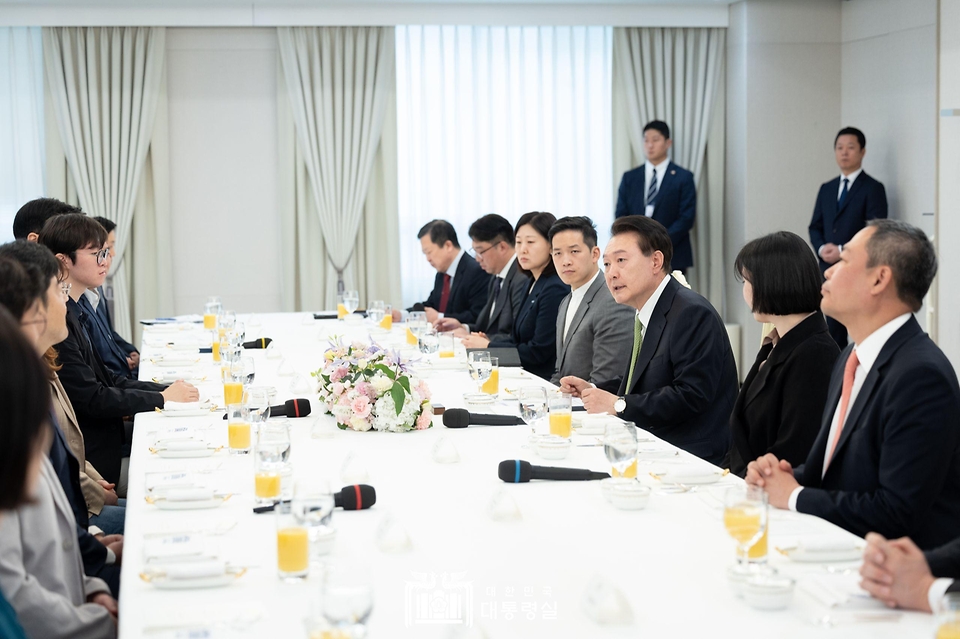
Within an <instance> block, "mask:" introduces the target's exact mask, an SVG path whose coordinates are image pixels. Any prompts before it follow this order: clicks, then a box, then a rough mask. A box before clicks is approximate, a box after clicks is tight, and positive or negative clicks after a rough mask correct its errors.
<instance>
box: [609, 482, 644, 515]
mask: <svg viewBox="0 0 960 639" xmlns="http://www.w3.org/2000/svg"><path fill="white" fill-rule="evenodd" d="M650 492H651V491H650V489H649V488H648V487H646V486H644V485H643V484H641V483H640V482H638V481H627V482H617V483H615V484H610V487H609V489H608V495H607V501H609V502H610V503H611V504H612V505H613V507H614V508H618V509H620V510H643V509H644V508H646V507H647V504H648V503H649V502H650Z"/></svg>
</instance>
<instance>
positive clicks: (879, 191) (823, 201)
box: [810, 171, 887, 271]
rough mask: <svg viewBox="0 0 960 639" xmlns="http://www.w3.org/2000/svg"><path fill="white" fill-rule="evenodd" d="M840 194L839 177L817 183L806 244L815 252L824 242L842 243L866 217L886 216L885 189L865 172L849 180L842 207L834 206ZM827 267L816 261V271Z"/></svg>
mask: <svg viewBox="0 0 960 639" xmlns="http://www.w3.org/2000/svg"><path fill="white" fill-rule="evenodd" d="M839 193H840V176H839V175H838V176H837V177H835V178H833V179H832V180H830V181H829V182H824V183H823V184H822V185H820V193H818V194H817V203H816V205H815V206H814V207H813V219H812V220H810V243H811V244H812V245H813V250H814V251H817V252H819V251H820V247H821V246H823V245H824V244H846V243H847V242H849V241H850V240H851V239H853V236H854V235H856V234H857V232H858V231H860V229H862V228H863V227H865V226H866V225H867V220H873V219H876V218H885V217H887V192H886V191H885V190H884V188H883V184H881V183H880V182H878V181H876V180H875V179H873V178H872V177H870V176H869V175H867V172H866V171H863V172H861V173H860V175H859V176H857V179H856V180H854V181H853V185H852V186H851V187H850V190H849V191H847V198H846V199H845V200H844V201H843V206H842V207H841V208H840V209H839V210H838V209H837V194H839ZM828 268H830V264H827V263H826V262H824V261H823V260H820V270H821V271H826V270H827V269H828Z"/></svg>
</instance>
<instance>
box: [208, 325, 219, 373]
mask: <svg viewBox="0 0 960 639" xmlns="http://www.w3.org/2000/svg"><path fill="white" fill-rule="evenodd" d="M213 323H214V325H216V323H217V322H216V316H214V322H213ZM207 333H208V335H209V336H210V338H209V339H210V354H211V355H212V356H213V361H215V362H219V361H220V333H218V332H217V330H216V328H214V329H213V330H212V331H207Z"/></svg>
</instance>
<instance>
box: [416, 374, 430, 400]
mask: <svg viewBox="0 0 960 639" xmlns="http://www.w3.org/2000/svg"><path fill="white" fill-rule="evenodd" d="M416 390H417V395H419V396H420V399H421V401H424V402H426V401H429V400H430V387H429V386H427V383H426V382H425V381H423V380H422V379H421V380H420V381H419V382H417V389H416Z"/></svg>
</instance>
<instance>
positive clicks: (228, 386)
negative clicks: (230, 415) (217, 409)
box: [223, 380, 243, 406]
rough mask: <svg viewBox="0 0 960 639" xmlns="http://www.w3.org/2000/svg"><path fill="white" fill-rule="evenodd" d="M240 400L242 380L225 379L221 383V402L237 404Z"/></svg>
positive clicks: (241, 399) (241, 397)
mask: <svg viewBox="0 0 960 639" xmlns="http://www.w3.org/2000/svg"><path fill="white" fill-rule="evenodd" d="M241 401H243V382H235V381H233V380H230V381H225V382H224V383H223V403H224V404H226V405H227V406H229V405H230V404H239V403H240V402H241Z"/></svg>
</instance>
